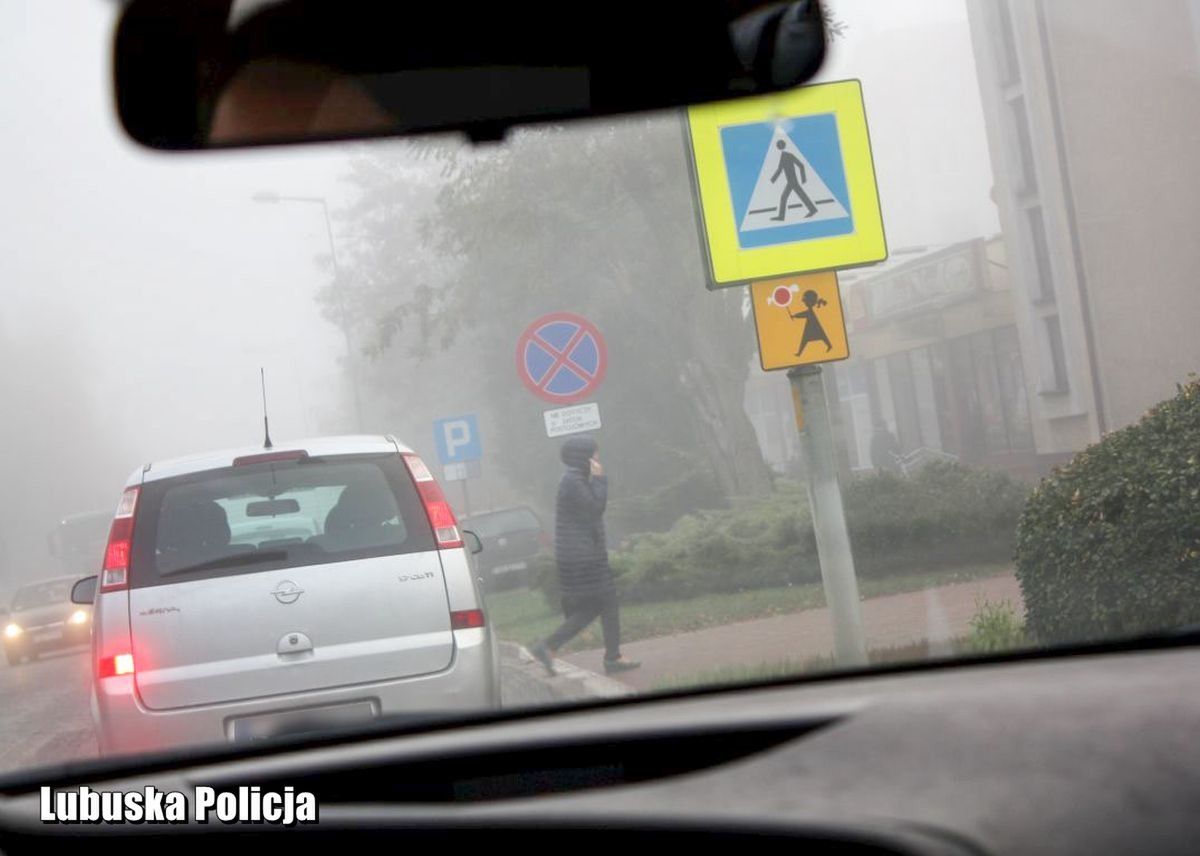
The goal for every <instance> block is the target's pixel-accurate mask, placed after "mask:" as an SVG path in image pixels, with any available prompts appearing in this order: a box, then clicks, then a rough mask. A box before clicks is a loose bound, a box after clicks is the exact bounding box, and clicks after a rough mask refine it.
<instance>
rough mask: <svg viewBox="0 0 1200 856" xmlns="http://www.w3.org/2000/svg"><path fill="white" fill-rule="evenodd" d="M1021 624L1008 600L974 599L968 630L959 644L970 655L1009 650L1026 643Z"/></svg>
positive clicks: (1022, 623)
mask: <svg viewBox="0 0 1200 856" xmlns="http://www.w3.org/2000/svg"><path fill="white" fill-rule="evenodd" d="M1026 641H1027V639H1026V634H1025V624H1024V622H1023V621H1022V620H1021V617H1020V616H1019V615H1018V614H1017V610H1016V608H1014V607H1013V605H1012V604H1011V603H1009V602H1008V601H1006V600H1004V601H1000V603H991V602H989V601H987V600H984V601H983V602H982V603H980V602H978V601H976V604H975V615H974V616H973V617H972V618H971V633H970V634H969V635H968V636H967V638H966V641H965V643H964V645H963V647H964V648H965V649H966V651H967V653H970V654H993V653H998V652H1001V651H1011V650H1013V649H1014V648H1020V647H1022V646H1023V645H1025V644H1026Z"/></svg>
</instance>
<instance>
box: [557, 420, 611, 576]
mask: <svg viewBox="0 0 1200 856" xmlns="http://www.w3.org/2000/svg"><path fill="white" fill-rule="evenodd" d="M595 452H596V441H595V440H592V439H591V438H589V437H571V438H570V439H568V440H567V441H566V442H565V443H563V446H562V451H561V453H560V454H561V457H562V461H563V463H564V464H566V466H567V470H566V472H565V473H563V477H562V479H561V480H560V481H559V483H558V498H557V501H556V503H555V532H554V553H555V558H556V559H557V560H558V574H559V585H560V586H561V588H562V593H563V594H564V595H568V596H579V595H590V594H597V593H600V592H603V591H605V590H606V589H608V588H609V587H610V586H612V584H613V577H612V571H611V569H610V568H609V565H608V547H607V545H606V543H605V535H604V508H605V506H606V505H607V503H608V479H607V477H605V476H593V475H591V463H590V460H591V457H592V455H593V454H595Z"/></svg>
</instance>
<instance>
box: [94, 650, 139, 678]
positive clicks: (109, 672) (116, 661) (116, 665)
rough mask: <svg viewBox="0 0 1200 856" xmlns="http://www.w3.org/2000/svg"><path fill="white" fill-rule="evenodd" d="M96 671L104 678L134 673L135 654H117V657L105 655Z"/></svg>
mask: <svg viewBox="0 0 1200 856" xmlns="http://www.w3.org/2000/svg"><path fill="white" fill-rule="evenodd" d="M96 673H97V675H99V676H100V677H102V678H115V677H118V676H120V675H132V674H133V655H132V654H117V655H116V656H115V657H103V658H101V660H100V662H99V663H97V668H96Z"/></svg>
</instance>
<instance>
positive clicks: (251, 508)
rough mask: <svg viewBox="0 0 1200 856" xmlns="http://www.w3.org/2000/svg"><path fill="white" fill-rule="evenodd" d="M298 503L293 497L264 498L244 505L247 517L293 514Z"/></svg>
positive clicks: (297, 507) (296, 509)
mask: <svg viewBox="0 0 1200 856" xmlns="http://www.w3.org/2000/svg"><path fill="white" fill-rule="evenodd" d="M299 510H300V503H299V502H298V501H297V500H294V499H264V500H261V501H260V502H251V503H248V504H247V505H246V516H247V517H275V516H276V515H278V514H295V513H297V512H298V511H299Z"/></svg>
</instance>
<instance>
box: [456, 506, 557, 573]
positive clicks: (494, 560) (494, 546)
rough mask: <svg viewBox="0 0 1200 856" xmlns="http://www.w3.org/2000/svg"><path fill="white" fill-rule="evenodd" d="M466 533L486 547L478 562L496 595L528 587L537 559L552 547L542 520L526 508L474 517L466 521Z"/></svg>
mask: <svg viewBox="0 0 1200 856" xmlns="http://www.w3.org/2000/svg"><path fill="white" fill-rule="evenodd" d="M463 529H466V530H469V531H471V532H474V533H475V534H476V535H477V536H478V537H479V540H480V542H481V543H482V544H483V552H481V553H480V554H479V555H477V556H476V557H475V560H476V562H477V563H478V564H477V570H478V573H479V575H480V576H481V577H482V578H483V581H484V584H485V585H486V586H487V588H488V589H490V590H492V591H499V590H502V589H509V588H515V587H518V586H522V585H526V584H528V582H529V581H530V570H531V568H532V567H533V559H534V557H536V556H537V555H538V554H539V553H541V552H543V551H545V550H548V549H549V548H550V546H551V543H550V537H549V535H548V534H547V533H546V529H545V527H544V526H543V525H542V521H541V518H539V517H538V515H537V513H536V512H534V510H533V509H532V508H530V507H528V506H526V505H519V506H514V507H512V508H501V509H497V510H495V511H485V512H480V513H478V514H474V515H472V516H470V517H468V518H467V519H466V520H464V521H463Z"/></svg>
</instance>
